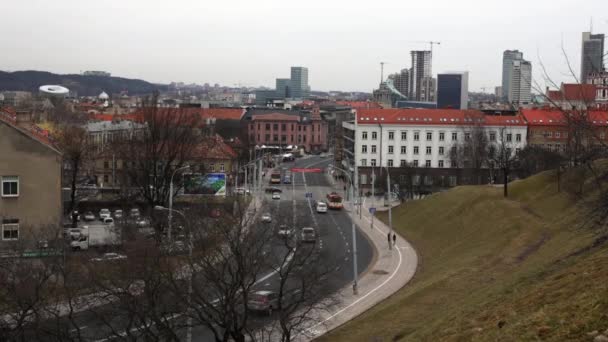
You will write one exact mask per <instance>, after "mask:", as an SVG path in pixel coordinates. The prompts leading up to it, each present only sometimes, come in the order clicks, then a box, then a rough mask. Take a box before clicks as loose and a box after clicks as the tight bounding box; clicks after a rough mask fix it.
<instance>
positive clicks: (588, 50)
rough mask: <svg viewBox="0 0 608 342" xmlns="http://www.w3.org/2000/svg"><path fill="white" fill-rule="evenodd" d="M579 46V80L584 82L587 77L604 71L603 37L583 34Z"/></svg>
mask: <svg viewBox="0 0 608 342" xmlns="http://www.w3.org/2000/svg"><path fill="white" fill-rule="evenodd" d="M582 38H583V39H582V46H581V78H580V79H579V80H580V82H585V80H586V79H587V77H588V76H589V75H591V74H592V73H595V72H602V71H604V38H605V37H604V35H603V34H592V33H591V32H583V37H582Z"/></svg>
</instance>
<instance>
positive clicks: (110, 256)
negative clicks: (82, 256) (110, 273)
mask: <svg viewBox="0 0 608 342" xmlns="http://www.w3.org/2000/svg"><path fill="white" fill-rule="evenodd" d="M126 258H127V256H126V255H122V254H118V253H104V254H103V255H102V256H101V257H99V258H93V259H91V261H117V260H124V259H126Z"/></svg>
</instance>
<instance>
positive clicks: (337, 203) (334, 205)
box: [327, 192, 343, 210]
mask: <svg viewBox="0 0 608 342" xmlns="http://www.w3.org/2000/svg"><path fill="white" fill-rule="evenodd" d="M327 202H328V203H327V204H328V206H329V209H335V210H340V209H342V207H343V205H342V196H340V195H338V194H337V193H335V192H332V193H330V194H327Z"/></svg>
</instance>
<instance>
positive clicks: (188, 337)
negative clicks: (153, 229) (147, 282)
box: [154, 205, 194, 342]
mask: <svg viewBox="0 0 608 342" xmlns="http://www.w3.org/2000/svg"><path fill="white" fill-rule="evenodd" d="M154 209H156V210H163V211H168V212H169V217H170V215H171V214H172V213H173V212H176V213H178V214H180V215H181V216H182V217H183V218H184V221H185V220H186V215H185V214H184V213H183V212H182V211H179V210H175V209H171V208H165V207H163V206H160V205H157V206H155V207H154ZM188 260H190V263H192V231H191V230H190V226H189V225H188ZM193 273H194V269H193V268H192V267H190V279H189V281H188V299H187V301H188V308H187V309H188V311H190V307H191V306H192V274H193ZM186 325H187V326H188V327H187V329H188V330H186V341H188V342H191V341H192V315H191V314H190V313H188V315H187V322H186Z"/></svg>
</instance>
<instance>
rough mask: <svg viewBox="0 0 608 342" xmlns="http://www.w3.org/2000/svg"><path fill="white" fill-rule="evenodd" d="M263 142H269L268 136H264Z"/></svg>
mask: <svg viewBox="0 0 608 342" xmlns="http://www.w3.org/2000/svg"><path fill="white" fill-rule="evenodd" d="M264 141H267V142H269V141H270V134H266V135H264Z"/></svg>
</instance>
